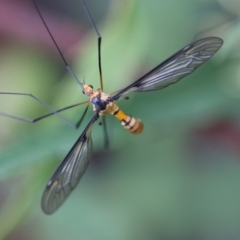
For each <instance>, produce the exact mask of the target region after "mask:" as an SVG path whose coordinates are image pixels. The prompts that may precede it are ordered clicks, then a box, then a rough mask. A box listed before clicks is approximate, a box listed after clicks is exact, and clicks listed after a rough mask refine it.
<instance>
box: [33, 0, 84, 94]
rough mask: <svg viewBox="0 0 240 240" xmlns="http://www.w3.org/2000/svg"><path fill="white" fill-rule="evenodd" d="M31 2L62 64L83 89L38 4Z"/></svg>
mask: <svg viewBox="0 0 240 240" xmlns="http://www.w3.org/2000/svg"><path fill="white" fill-rule="evenodd" d="M32 2H33V4H34V6H35V8H36V10H37V12H38V15H39V16H40V18H41V20H42V22H43V24H44V26H45V27H46V30H47V31H48V34H49V35H50V37H51V39H52V41H53V43H54V45H55V46H56V48H57V50H58V52H59V54H60V56H61V58H62V60H63V62H64V64H65V67H66V69H67V70H68V72H69V73H70V74H71V75H72V77H73V78H74V79H75V80H76V82H77V83H78V84H79V85H80V86H81V88H82V90H83V87H82V83H81V82H80V81H79V79H78V78H77V76H76V74H75V73H74V72H73V70H72V69H71V68H70V66H69V65H68V63H67V61H66V59H65V57H64V56H63V54H62V52H61V50H60V48H59V46H58V44H57V42H56V41H55V39H54V37H53V35H52V33H51V31H50V29H49V28H48V25H47V24H46V22H45V20H44V18H43V16H42V14H41V12H40V10H39V8H38V6H37V4H36V2H35V0H32Z"/></svg>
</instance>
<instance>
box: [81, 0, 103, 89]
mask: <svg viewBox="0 0 240 240" xmlns="http://www.w3.org/2000/svg"><path fill="white" fill-rule="evenodd" d="M82 3H83V6H84V8H85V11H86V13H87V15H88V18H89V21H90V22H91V24H92V26H93V28H94V30H95V32H96V33H97V35H98V68H99V76H100V87H101V89H102V90H103V78H102V62H101V42H102V37H101V35H100V33H99V31H98V29H97V26H96V24H95V22H94V20H93V17H92V15H91V14H90V12H89V10H88V8H87V5H86V3H85V1H84V0H82Z"/></svg>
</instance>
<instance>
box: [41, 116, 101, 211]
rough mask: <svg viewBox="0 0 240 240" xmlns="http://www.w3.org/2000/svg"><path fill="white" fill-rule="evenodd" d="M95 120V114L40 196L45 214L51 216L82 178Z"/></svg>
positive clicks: (89, 154) (88, 157) (89, 153)
mask: <svg viewBox="0 0 240 240" xmlns="http://www.w3.org/2000/svg"><path fill="white" fill-rule="evenodd" d="M97 118H98V115H97V114H95V115H93V117H92V118H91V120H90V121H89V123H88V125H87V126H86V128H85V129H84V131H83V133H82V134H81V136H80V137H79V138H78V140H77V141H76V143H75V144H74V146H73V147H72V149H71V150H70V151H69V153H68V154H67V156H66V157H65V159H64V160H63V161H62V163H61V164H60V166H59V167H58V169H57V170H56V172H55V173H54V175H53V176H52V178H51V179H50V180H49V182H48V184H47V186H46V188H45V190H44V193H43V196H42V209H43V211H44V212H45V213H46V214H52V213H53V212H55V210H57V209H58V208H59V206H60V205H61V204H62V203H63V202H64V201H65V199H66V198H67V197H68V195H69V194H70V193H71V191H72V190H73V189H74V188H75V187H76V185H77V184H78V182H79V180H80V179H81V177H82V176H83V174H84V172H85V170H86V168H87V166H88V163H89V160H90V157H91V151H92V139H91V130H92V126H93V124H94V122H95V121H96V120H97Z"/></svg>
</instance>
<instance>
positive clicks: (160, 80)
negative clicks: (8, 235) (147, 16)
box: [0, 0, 223, 214]
mask: <svg viewBox="0 0 240 240" xmlns="http://www.w3.org/2000/svg"><path fill="white" fill-rule="evenodd" d="M82 3H83V6H84V8H85V10H86V13H87V15H88V17H89V19H90V22H91V24H92V26H93V28H94V30H95V31H96V33H97V35H98V62H99V73H100V88H99V89H97V90H96V91H95V90H94V89H93V86H91V85H88V84H86V83H85V82H81V81H79V80H78V79H77V77H76V75H75V74H74V72H73V71H72V70H71V68H70V67H69V65H68V64H67V62H66V60H65V58H64V56H63V54H62V52H61V51H60V49H59V47H58V45H57V43H56V41H55V39H54V38H53V36H52V34H51V32H50V30H49V28H48V26H47V24H46V23H45V20H44V19H43V17H42V14H41V12H40V11H39V9H38V6H37V5H36V3H35V0H33V4H34V6H35V8H36V10H37V12H38V14H39V16H40V18H41V20H42V22H43V24H44V25H45V27H46V30H47V31H48V33H49V35H50V37H51V38H52V41H53V43H54V44H55V46H56V48H57V50H58V52H59V53H60V56H61V58H62V60H63V61H64V63H65V66H66V68H67V70H68V71H69V72H70V74H71V75H72V76H73V78H74V79H75V80H76V81H77V82H78V83H79V85H80V87H81V88H82V92H83V93H84V94H85V95H86V96H87V97H88V100H87V101H85V102H83V103H77V104H74V105H71V106H68V107H65V108H62V109H59V110H54V109H52V108H51V107H50V106H48V105H47V104H45V103H44V102H42V101H41V100H40V99H38V98H37V97H36V96H34V95H31V94H26V93H9V92H8V93H5V92H1V93H0V94H14V95H24V96H29V97H31V98H33V99H34V100H36V101H38V102H39V103H40V104H42V105H43V106H44V107H46V108H47V109H48V110H49V111H50V113H49V114H46V115H44V116H41V117H38V118H36V119H27V118H22V117H19V116H14V115H10V114H7V113H2V112H0V115H2V116H5V117H10V118H15V119H19V120H22V121H28V122H37V121H39V120H41V119H43V118H46V117H48V116H50V115H53V114H55V115H57V116H58V117H59V118H61V119H62V120H63V121H65V122H67V123H69V124H71V123H70V122H69V121H68V120H67V119H65V118H64V117H62V116H61V115H60V114H59V112H61V111H64V110H67V109H69V108H72V107H75V106H78V105H81V104H87V107H86V109H85V111H84V113H83V115H82V117H81V118H80V120H79V121H78V122H77V124H76V125H75V126H76V127H79V125H80V124H81V122H82V120H83V118H84V117H85V115H86V112H87V110H88V108H89V105H92V107H93V112H94V114H93V116H92V117H91V119H90V120H89V122H88V124H87V126H86V127H85V128H84V130H83V131H82V133H81V135H80V136H79V138H78V139H77V141H76V142H75V144H74V145H73V147H72V148H71V149H70V151H69V152H68V154H67V155H66V157H65V158H64V159H63V161H62V162H61V164H60V166H59V167H58V168H57V170H56V171H55V173H54V174H53V176H52V177H51V178H50V180H49V181H48V183H47V186H46V188H45V190H44V193H43V196H42V210H43V211H44V212H45V213H46V214H52V213H54V212H55V211H56V210H57V209H58V208H59V207H60V206H61V204H62V203H63V202H64V201H65V199H66V198H67V197H68V196H69V194H70V193H71V192H72V190H73V189H74V188H75V187H76V185H77V184H78V182H79V180H80V179H81V177H82V176H83V174H84V172H85V171H86V168H87V166H88V164H89V161H90V158H91V152H92V139H91V131H92V127H93V124H94V123H95V122H96V121H97V120H98V119H99V117H103V125H104V133H105V136H107V130H106V126H105V125H106V124H105V121H104V116H105V115H106V114H111V115H113V116H114V117H116V118H117V119H118V120H119V121H120V123H121V125H122V126H123V127H124V128H125V129H126V130H127V131H128V132H130V133H132V134H140V133H141V132H142V131H143V128H144V127H143V123H142V121H141V120H139V119H136V118H135V117H132V116H130V115H128V114H126V113H124V112H123V111H122V110H121V109H120V108H119V107H118V106H117V104H116V102H117V101H118V100H119V99H120V98H121V97H122V96H124V95H125V94H128V93H130V92H145V91H155V90H160V89H162V88H165V87H167V86H169V85H171V84H174V83H176V82H178V81H179V80H180V79H182V78H184V77H185V76H187V75H189V74H191V73H192V72H194V71H195V70H196V69H197V68H198V67H199V66H201V65H202V64H203V63H205V62H206V61H207V60H208V59H210V58H211V57H212V56H213V55H214V54H215V53H216V52H217V51H218V50H219V49H220V48H221V46H222V44H223V40H222V39H220V38H218V37H207V38H203V39H200V40H197V41H195V42H193V43H191V44H189V45H187V46H185V47H184V48H182V49H181V50H179V51H178V52H176V53H175V54H173V55H172V56H171V57H169V58H168V59H166V60H165V61H164V62H162V63H160V64H159V65H157V66H156V67H155V68H153V69H152V70H151V71H149V72H148V73H146V74H145V75H144V76H142V77H141V78H139V79H138V80H136V81H135V82H133V83H131V84H129V85H128V86H126V87H125V88H123V89H121V90H119V91H116V92H114V93H113V94H106V93H105V92H103V81H102V70H101V54H100V53H101V36H100V34H99V32H98V29H97V27H96V25H95V23H94V21H93V18H92V16H91V14H90V12H89V10H88V8H87V6H86V3H85V1H84V0H82ZM106 139H107V138H105V142H107V140H106ZM105 145H108V143H106V144H105Z"/></svg>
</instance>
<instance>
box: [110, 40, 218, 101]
mask: <svg viewBox="0 0 240 240" xmlns="http://www.w3.org/2000/svg"><path fill="white" fill-rule="evenodd" d="M222 44H223V40H222V39H221V38H217V37H208V38H203V39H200V40H198V41H196V42H193V43H191V44H189V45H187V46H185V47H184V48H182V49H181V50H180V51H178V52H177V53H175V54H174V55H172V56H171V57H170V58H168V59H167V60H165V61H164V62H162V63H160V64H159V65H158V66H156V67H155V68H154V69H152V70H151V71H150V72H148V73H147V74H145V75H144V76H143V77H141V78H140V79H138V80H137V81H135V82H133V83H132V84H130V85H129V86H127V87H125V88H124V89H122V90H120V91H119V92H118V93H116V94H114V95H113V96H112V97H111V98H112V99H113V100H118V99H119V98H120V97H121V96H122V95H124V94H127V93H129V92H133V91H138V92H141V91H153V90H159V89H162V88H165V87H167V86H169V85H170V84H174V83H176V82H177V81H179V80H180V79H182V78H184V77H185V76H187V75H189V74H191V73H192V72H194V71H195V70H196V69H197V68H198V67H199V66H201V65H202V64H203V63H205V62H206V61H207V60H208V59H209V58H211V57H212V56H213V55H214V54H215V53H216V52H217V51H218V50H219V48H220V47H221V46H222Z"/></svg>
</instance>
